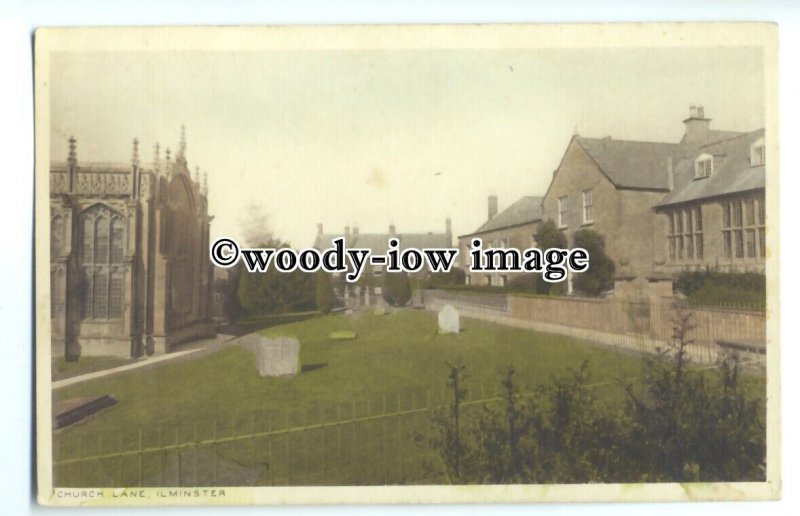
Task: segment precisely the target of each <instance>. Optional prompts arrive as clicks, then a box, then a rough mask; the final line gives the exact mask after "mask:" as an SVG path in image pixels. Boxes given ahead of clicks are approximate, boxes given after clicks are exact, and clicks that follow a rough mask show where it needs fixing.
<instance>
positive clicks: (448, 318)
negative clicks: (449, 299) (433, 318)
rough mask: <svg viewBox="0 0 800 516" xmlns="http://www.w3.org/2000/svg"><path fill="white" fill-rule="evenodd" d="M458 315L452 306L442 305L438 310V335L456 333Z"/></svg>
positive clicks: (457, 330) (457, 329)
mask: <svg viewBox="0 0 800 516" xmlns="http://www.w3.org/2000/svg"><path fill="white" fill-rule="evenodd" d="M458 332H459V315H458V310H456V309H455V308H453V305H444V307H443V308H442V309H441V310H439V333H458Z"/></svg>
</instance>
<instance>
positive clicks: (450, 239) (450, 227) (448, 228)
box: [444, 217, 453, 246]
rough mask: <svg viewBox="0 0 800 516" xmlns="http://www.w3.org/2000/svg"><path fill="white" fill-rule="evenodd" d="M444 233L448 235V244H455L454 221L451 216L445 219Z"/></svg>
mask: <svg viewBox="0 0 800 516" xmlns="http://www.w3.org/2000/svg"><path fill="white" fill-rule="evenodd" d="M444 233H445V236H446V237H447V245H448V246H450V245H453V223H452V221H451V220H450V217H447V218H446V219H444Z"/></svg>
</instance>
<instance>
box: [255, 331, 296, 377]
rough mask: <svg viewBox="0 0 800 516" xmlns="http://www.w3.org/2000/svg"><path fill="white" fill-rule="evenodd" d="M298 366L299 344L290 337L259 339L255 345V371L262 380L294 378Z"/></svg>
mask: <svg viewBox="0 0 800 516" xmlns="http://www.w3.org/2000/svg"><path fill="white" fill-rule="evenodd" d="M299 364H300V342H298V341H297V339H293V338H290V337H277V338H274V339H267V338H263V337H262V338H261V341H260V342H258V343H257V344H256V369H258V374H260V375H261V377H262V378H264V377H267V376H294V375H296V374H297V370H298V369H299Z"/></svg>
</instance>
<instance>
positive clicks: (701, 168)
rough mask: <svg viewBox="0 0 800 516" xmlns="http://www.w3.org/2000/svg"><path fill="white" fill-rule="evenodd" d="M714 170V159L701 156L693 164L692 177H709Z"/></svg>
mask: <svg viewBox="0 0 800 516" xmlns="http://www.w3.org/2000/svg"><path fill="white" fill-rule="evenodd" d="M713 169H714V158H713V157H712V156H711V155H710V154H701V155H700V157H698V158H697V159H696V160H695V162H694V177H695V179H699V178H702V177H708V176H710V175H711V173H712V172H713Z"/></svg>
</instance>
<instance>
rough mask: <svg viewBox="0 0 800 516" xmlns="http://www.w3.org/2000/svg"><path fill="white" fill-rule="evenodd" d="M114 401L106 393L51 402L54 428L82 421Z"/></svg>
mask: <svg viewBox="0 0 800 516" xmlns="http://www.w3.org/2000/svg"><path fill="white" fill-rule="evenodd" d="M116 402H117V400H115V399H114V398H113V397H111V396H109V395H108V394H104V395H102V396H94V397H85V398H70V399H68V400H61V401H56V402H55V403H54V404H53V415H54V416H55V417H54V418H53V424H54V426H55V428H64V427H65V426H69V425H74V424H75V423H77V422H78V421H83V420H84V419H86V418H87V417H89V416H93V415H94V414H97V413H98V412H100V411H101V410H103V409H106V408H108V407H110V406H112V405H114V404H115V403H116Z"/></svg>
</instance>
